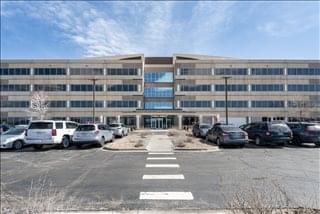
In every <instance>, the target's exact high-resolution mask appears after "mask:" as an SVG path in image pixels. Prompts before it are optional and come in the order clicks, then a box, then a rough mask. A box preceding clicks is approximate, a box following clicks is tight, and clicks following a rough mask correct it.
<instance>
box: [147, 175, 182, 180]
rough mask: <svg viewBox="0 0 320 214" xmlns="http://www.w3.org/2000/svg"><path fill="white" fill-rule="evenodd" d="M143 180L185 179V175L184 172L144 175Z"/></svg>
mask: <svg viewBox="0 0 320 214" xmlns="http://www.w3.org/2000/svg"><path fill="white" fill-rule="evenodd" d="M142 179H143V180H157V179H159V180H165V179H168V180H171V179H172V180H183V179H184V176H183V175H182V174H177V175H143V176H142Z"/></svg>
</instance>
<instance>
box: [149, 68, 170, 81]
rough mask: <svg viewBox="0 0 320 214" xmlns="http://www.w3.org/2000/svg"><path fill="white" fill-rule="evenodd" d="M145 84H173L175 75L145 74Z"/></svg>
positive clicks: (165, 73)
mask: <svg viewBox="0 0 320 214" xmlns="http://www.w3.org/2000/svg"><path fill="white" fill-rule="evenodd" d="M144 81H145V82H168V83H170V82H173V73H172V72H164V71H159V72H149V71H148V72H145V73H144Z"/></svg>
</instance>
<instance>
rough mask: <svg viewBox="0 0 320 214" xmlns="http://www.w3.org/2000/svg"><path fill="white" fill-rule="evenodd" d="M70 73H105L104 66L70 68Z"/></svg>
mask: <svg viewBox="0 0 320 214" xmlns="http://www.w3.org/2000/svg"><path fill="white" fill-rule="evenodd" d="M70 75H103V69H102V68H70Z"/></svg>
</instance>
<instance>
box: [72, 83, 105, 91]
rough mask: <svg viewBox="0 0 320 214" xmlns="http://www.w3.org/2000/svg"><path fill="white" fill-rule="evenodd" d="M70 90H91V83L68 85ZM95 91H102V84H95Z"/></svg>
mask: <svg viewBox="0 0 320 214" xmlns="http://www.w3.org/2000/svg"><path fill="white" fill-rule="evenodd" d="M70 91H93V85H92V84H90V85H84V84H77V85H70ZM95 91H103V85H95Z"/></svg>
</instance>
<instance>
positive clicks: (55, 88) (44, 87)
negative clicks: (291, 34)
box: [33, 84, 67, 91]
mask: <svg viewBox="0 0 320 214" xmlns="http://www.w3.org/2000/svg"><path fill="white" fill-rule="evenodd" d="M66 90H67V86H66V85H62V84H56V85H53V84H52V85H34V86H33V91H66Z"/></svg>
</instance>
